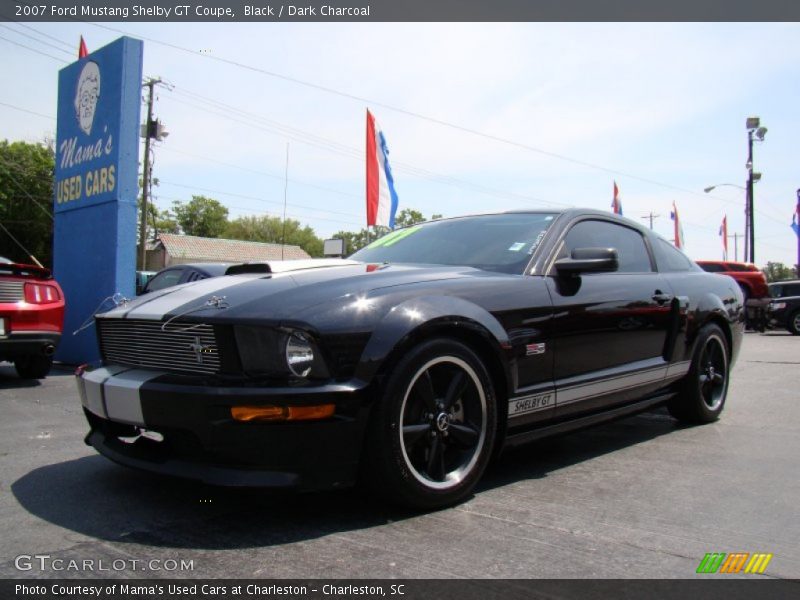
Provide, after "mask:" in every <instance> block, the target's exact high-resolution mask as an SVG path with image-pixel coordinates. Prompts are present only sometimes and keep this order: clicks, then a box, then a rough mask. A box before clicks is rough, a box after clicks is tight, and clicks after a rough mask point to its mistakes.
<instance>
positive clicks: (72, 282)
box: [53, 37, 142, 363]
mask: <svg viewBox="0 0 800 600" xmlns="http://www.w3.org/2000/svg"><path fill="white" fill-rule="evenodd" d="M141 80H142V42H141V41H139V40H134V39H132V38H127V37H123V38H120V39H118V40H116V41H114V42H112V43H111V44H109V45H107V46H105V47H103V48H101V49H99V50H97V51H96V52H93V53H92V54H89V55H88V56H86V57H85V58H82V59H80V60H78V61H77V62H75V63H72V64H71V65H69V66H67V67H64V68H63V69H62V70H61V71H60V72H59V76H58V128H57V134H56V165H55V166H56V169H55V191H54V197H53V208H54V213H55V226H54V239H53V265H54V271H55V276H56V278H57V279H58V281H59V283H60V284H61V287H62V288H63V289H64V294H65V296H66V300H67V309H66V315H65V322H64V336H63V337H62V340H61V344H60V346H59V349H58V353H57V356H56V358H58V359H59V360H63V361H65V362H70V363H77V362H85V361H89V360H93V359H95V358H97V344H96V341H95V336H94V332H93V331H92V330H88V331H84V332H83V333H80V334H77V335H73V331H75V330H77V329H78V328H79V327H80V326H81V324H82V323H83V322H84V321H85V320H86V319H88V318H89V317H90V316H91V314H92V313H93V312H94V310H95V309H96V308H97V306H98V305H99V304H100V303H101V302H102V301H103V299H104V298H107V297H109V296H113V295H114V294H117V293H119V294H122V295H124V296H128V297H130V296H132V295H133V293H134V284H135V271H136V200H137V196H138V158H139V153H138V148H139V137H138V136H139V108H140V90H141Z"/></svg>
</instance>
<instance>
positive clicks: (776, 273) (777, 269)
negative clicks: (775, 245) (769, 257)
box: [762, 262, 795, 283]
mask: <svg viewBox="0 0 800 600" xmlns="http://www.w3.org/2000/svg"><path fill="white" fill-rule="evenodd" d="M762 271H763V272H764V276H765V277H766V278H767V282H768V283H772V282H773V281H783V280H784V279H793V278H794V277H795V273H794V270H793V269H792V268H790V267H787V266H786V265H785V264H783V263H781V262H768V263H767V266H765V267H764V268H763V269H762Z"/></svg>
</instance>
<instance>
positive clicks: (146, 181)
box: [139, 78, 161, 271]
mask: <svg viewBox="0 0 800 600" xmlns="http://www.w3.org/2000/svg"><path fill="white" fill-rule="evenodd" d="M159 83H161V79H153V78H150V79H148V80H147V81H145V82H144V87H146V88H148V96H147V121H146V123H145V127H144V172H143V173H142V215H141V221H140V222H139V244H141V257H142V259H141V270H142V271H146V270H147V195H148V193H149V191H150V138H151V137H156V136H155V135H153V133H155V132H154V131H153V88H154V87H155V86H156V85H158V84H159Z"/></svg>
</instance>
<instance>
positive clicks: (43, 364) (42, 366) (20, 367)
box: [14, 355, 53, 379]
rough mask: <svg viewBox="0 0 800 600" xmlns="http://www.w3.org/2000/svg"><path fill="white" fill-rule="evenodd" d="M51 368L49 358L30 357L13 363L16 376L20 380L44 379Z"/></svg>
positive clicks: (51, 364)
mask: <svg viewBox="0 0 800 600" xmlns="http://www.w3.org/2000/svg"><path fill="white" fill-rule="evenodd" d="M52 366H53V359H52V358H50V357H49V356H39V355H31V356H24V357H22V358H18V359H16V360H15V361H14V368H15V369H16V370H17V375H19V376H20V377H21V378H22V379H44V378H45V377H47V374H48V373H49V372H50V368H51V367H52Z"/></svg>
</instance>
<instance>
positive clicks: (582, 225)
mask: <svg viewBox="0 0 800 600" xmlns="http://www.w3.org/2000/svg"><path fill="white" fill-rule="evenodd" d="M576 248H616V250H617V253H618V254H619V269H618V270H617V272H618V273H650V272H652V271H653V266H652V264H651V263H650V254H649V252H648V251H647V246H646V245H645V243H644V238H643V237H642V234H640V233H639V232H638V231H636V230H635V229H632V228H630V227H625V226H624V225H618V224H616V223H610V222H608V221H599V220H597V221H595V220H588V221H581V222H579V223H577V224H576V225H574V226H573V227H572V229H570V230H569V232H568V233H567V237H566V238H565V239H564V249H563V251H562V253H563V255H564V256H572V251H573V250H574V249H576Z"/></svg>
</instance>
